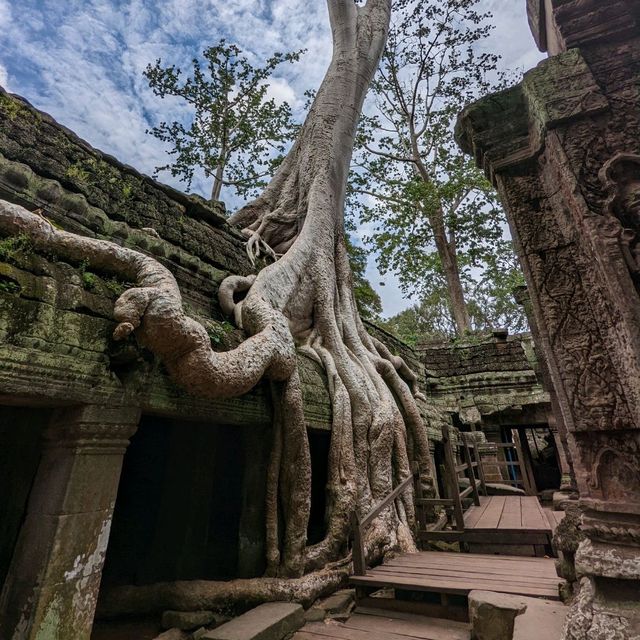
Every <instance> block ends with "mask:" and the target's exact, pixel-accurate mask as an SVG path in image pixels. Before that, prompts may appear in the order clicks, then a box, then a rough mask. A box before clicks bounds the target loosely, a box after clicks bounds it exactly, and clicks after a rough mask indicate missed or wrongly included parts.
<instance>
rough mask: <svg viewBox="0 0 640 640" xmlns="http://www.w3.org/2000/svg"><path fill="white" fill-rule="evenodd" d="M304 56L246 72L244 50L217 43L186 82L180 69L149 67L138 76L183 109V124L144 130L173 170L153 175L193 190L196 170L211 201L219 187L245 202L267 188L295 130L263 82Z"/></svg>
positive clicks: (278, 57)
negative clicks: (163, 148)
mask: <svg viewBox="0 0 640 640" xmlns="http://www.w3.org/2000/svg"><path fill="white" fill-rule="evenodd" d="M301 55H302V52H301V51H300V52H296V53H285V54H282V53H275V54H273V56H271V57H270V58H269V59H268V60H267V61H266V63H265V64H264V66H261V67H254V66H252V65H251V64H250V63H249V61H248V60H247V58H246V57H244V56H243V55H242V51H241V50H240V49H239V48H238V47H237V46H236V45H234V44H227V42H226V41H225V40H224V39H223V40H221V41H220V42H219V43H218V44H217V45H215V46H212V47H209V48H207V49H205V50H204V52H203V61H200V60H198V59H194V60H193V73H192V75H190V76H188V77H186V78H184V79H183V78H182V70H181V69H179V68H177V67H175V66H173V65H172V66H168V67H164V66H162V61H161V60H157V61H156V62H155V64H153V65H151V64H150V65H148V66H147V68H146V70H145V72H144V75H145V77H146V78H147V80H148V82H149V86H150V87H151V89H152V90H153V92H154V93H155V95H157V96H159V97H160V98H164V97H166V96H176V97H179V98H182V99H183V100H184V101H185V102H186V103H187V104H188V106H189V110H190V116H189V118H188V121H187V122H178V121H174V122H170V123H169V122H161V123H160V124H158V125H157V126H155V127H153V128H152V129H150V130H149V131H148V133H150V134H151V135H153V136H155V137H156V138H158V139H159V140H162V141H163V142H165V143H167V144H169V145H170V146H171V149H170V151H169V153H170V155H172V156H173V157H174V160H173V162H172V163H169V164H166V165H163V166H160V167H157V168H156V174H157V173H158V172H160V171H170V172H171V175H173V176H175V177H178V178H179V179H180V180H182V181H184V182H186V184H187V189H189V188H190V187H191V183H192V181H193V178H194V174H195V170H196V168H201V169H203V170H204V174H205V176H207V177H208V178H213V180H214V186H213V192H212V199H218V198H219V197H220V190H221V189H222V187H233V188H234V189H235V191H236V193H237V194H239V195H240V196H242V197H246V196H247V195H249V194H255V193H256V192H257V191H258V190H259V189H261V188H262V187H263V186H265V184H266V183H265V179H266V178H268V177H269V176H271V175H272V174H273V172H274V171H275V169H276V167H277V166H278V164H279V163H280V162H281V160H282V158H283V154H284V151H285V148H286V145H287V143H288V142H289V141H290V140H291V139H292V138H293V137H294V135H295V133H296V131H297V127H296V126H295V125H294V123H293V120H292V116H291V107H290V106H289V105H288V104H287V103H286V102H285V103H282V104H278V103H276V101H275V100H274V99H273V98H271V99H267V91H268V88H269V85H268V80H269V78H270V77H271V75H272V74H273V72H274V71H275V70H276V69H277V68H278V67H279V66H280V65H281V64H283V63H285V62H289V63H293V62H296V61H297V60H299V58H300V56H301Z"/></svg>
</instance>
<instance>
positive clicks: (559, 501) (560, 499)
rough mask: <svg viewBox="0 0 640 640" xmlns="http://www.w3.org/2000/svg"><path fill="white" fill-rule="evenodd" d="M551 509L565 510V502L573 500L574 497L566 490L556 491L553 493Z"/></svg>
mask: <svg viewBox="0 0 640 640" xmlns="http://www.w3.org/2000/svg"><path fill="white" fill-rule="evenodd" d="M552 501H553V510H554V511H566V510H567V502H574V504H575V498H574V497H573V495H572V494H571V493H569V492H568V491H556V492H554V494H553V498H552Z"/></svg>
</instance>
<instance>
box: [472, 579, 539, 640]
mask: <svg viewBox="0 0 640 640" xmlns="http://www.w3.org/2000/svg"><path fill="white" fill-rule="evenodd" d="M526 609H527V605H526V603H525V602H524V601H523V599H522V598H520V597H518V596H511V595H506V594H504V593H494V592H493V591H471V593H469V622H470V624H471V638H472V640H512V638H513V625H514V621H515V619H516V616H519V615H520V614H522V613H524V612H525V611H526Z"/></svg>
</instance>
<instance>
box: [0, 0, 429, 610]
mask: <svg viewBox="0 0 640 640" xmlns="http://www.w3.org/2000/svg"><path fill="white" fill-rule="evenodd" d="M328 5H329V14H330V19H331V27H332V32H333V39H334V50H333V58H332V61H331V65H330V67H329V70H328V72H327V75H326V77H325V79H324V81H323V83H322V86H321V87H320V90H319V91H318V94H317V97H316V99H315V101H314V104H313V105H312V108H311V110H310V112H309V116H308V118H307V120H306V122H305V124H304V125H303V127H302V129H301V132H300V136H299V138H298V140H297V141H296V143H295V144H294V145H293V147H292V149H291V151H290V153H289V155H288V156H287V158H286V159H285V160H284V162H283V163H282V165H281V166H280V168H279V169H278V171H277V173H276V175H275V176H274V178H273V180H272V181H271V183H270V184H269V186H268V187H267V188H266V189H265V191H264V192H263V194H262V195H261V196H260V197H259V198H258V199H257V200H255V201H254V202H252V203H251V204H249V205H248V206H246V207H245V208H244V209H242V210H241V211H239V212H237V213H236V214H235V215H234V216H232V217H231V219H230V221H231V222H232V223H236V224H240V225H241V226H242V228H243V232H244V233H245V235H246V236H247V238H248V242H247V251H248V253H249V255H250V256H251V257H252V258H255V257H256V256H257V255H259V254H260V253H266V254H268V255H271V256H272V257H277V258H279V259H277V260H276V261H274V262H273V263H272V264H270V265H269V266H267V267H265V268H264V269H262V271H260V273H258V275H257V276H255V277H250V278H243V277H238V276H232V277H230V278H228V279H227V280H225V281H224V282H223V283H222V285H221V287H220V292H219V297H220V302H221V306H222V308H223V309H224V310H225V311H226V312H227V313H229V314H230V315H233V317H234V318H235V319H236V322H237V324H238V325H239V326H241V327H243V328H244V329H245V331H246V332H247V333H248V334H249V337H248V338H247V339H246V340H245V341H244V342H243V343H242V344H241V345H240V346H239V347H238V348H236V349H234V350H233V351H230V352H225V353H216V352H213V351H212V349H211V344H210V339H209V337H208V335H207V333H206V331H205V329H204V328H203V327H202V326H201V325H199V324H198V323H196V322H195V321H193V320H192V319H191V318H188V317H187V316H185V315H184V312H183V310H182V300H181V296H180V292H179V290H178V287H177V285H176V283H175V280H174V279H173V277H172V276H171V274H170V273H169V272H168V271H167V270H166V269H164V267H162V265H160V264H159V263H157V262H156V261H155V260H153V259H151V258H148V257H147V256H143V255H141V254H137V253H136V252H133V251H130V250H128V249H125V248H122V247H118V246H117V245H113V244H111V243H108V242H101V241H96V240H92V239H88V238H81V237H78V236H74V235H72V234H69V233H66V232H63V231H58V230H56V229H54V228H52V227H49V226H47V225H46V223H44V221H43V220H42V219H41V218H39V217H37V216H34V215H33V214H28V212H24V210H22V211H18V209H20V208H16V207H9V208H8V209H7V210H6V213H7V215H4V213H3V210H2V209H0V231H4V232H5V233H24V232H28V233H29V235H30V236H31V237H32V239H33V241H34V244H35V245H36V246H40V247H47V250H49V251H54V252H55V251H58V252H59V253H60V254H61V257H63V258H66V259H71V260H76V261H78V262H79V261H81V260H83V259H84V258H85V257H86V256H90V259H91V264H92V267H95V268H104V269H107V270H111V271H115V272H117V273H123V274H125V275H126V279H127V280H133V281H135V282H137V283H138V286H137V287H136V288H135V289H130V290H128V291H126V292H125V293H124V294H123V295H122V296H121V297H120V299H119V300H118V301H117V303H116V306H115V311H114V315H115V317H116V319H117V320H118V321H119V325H118V327H117V328H116V331H115V337H116V338H117V339H120V338H122V337H124V336H126V335H128V334H129V333H131V332H132V331H135V335H136V338H137V339H138V341H139V342H141V343H142V344H143V345H144V346H146V347H147V348H149V349H150V350H151V351H152V352H153V353H155V354H156V355H157V356H158V357H159V358H160V359H161V360H163V361H164V363H165V366H166V368H167V370H168V372H169V373H170V375H171V376H172V377H173V378H174V379H175V380H176V382H177V383H178V384H180V385H181V386H182V387H183V388H185V389H186V390H188V391H189V392H191V393H195V394H197V395H201V396H237V395H241V394H242V393H245V392H246V391H248V390H249V389H251V388H252V387H253V386H254V385H255V384H257V383H258V382H259V381H260V380H261V379H262V378H263V377H266V378H268V379H269V380H270V381H271V386H272V389H273V394H274V406H275V412H274V441H273V446H272V452H271V461H270V465H269V470H268V475H267V479H266V482H267V517H266V534H267V564H268V568H267V575H268V576H271V577H273V578H275V577H278V578H280V577H285V578H292V577H295V578H298V577H299V576H302V575H303V574H304V573H307V572H313V571H316V570H318V569H322V568H323V567H326V566H327V565H328V564H329V563H331V562H334V561H338V560H339V559H340V558H345V557H348V547H347V539H348V534H349V527H350V524H349V521H350V515H351V514H352V513H353V511H354V510H357V511H358V512H359V513H360V515H364V514H365V513H366V512H367V511H368V510H369V509H370V508H371V507H372V506H373V505H374V504H376V503H377V502H378V501H380V500H381V499H382V498H383V497H385V496H386V495H387V494H388V493H390V492H391V491H392V489H393V487H394V486H397V484H398V483H399V482H402V481H403V480H404V479H405V478H406V477H407V476H408V475H409V474H410V473H411V471H410V462H411V461H412V460H415V461H417V462H418V464H419V468H420V472H421V477H422V480H423V483H424V485H425V488H426V489H427V491H429V490H430V489H431V487H432V485H433V480H432V477H431V468H430V453H429V442H428V438H427V430H426V428H425V424H424V422H423V418H422V416H421V414H420V411H419V409H418V406H417V404H416V400H415V398H418V397H420V394H419V392H418V386H417V376H416V375H415V374H414V373H413V372H411V371H410V369H409V368H408V367H407V366H406V364H405V363H404V362H403V360H402V359H401V358H399V357H397V356H394V355H392V354H391V353H390V352H389V351H388V349H387V348H386V347H385V346H384V345H382V344H381V343H380V342H378V341H377V340H375V339H374V338H372V337H371V336H370V335H369V334H368V333H367V332H366V331H365V329H364V326H363V324H362V322H361V320H360V317H359V315H358V312H357V307H356V303H355V299H354V296H353V285H352V275H351V270H350V267H349V260H348V256H347V251H346V247H345V239H344V219H343V216H344V196H345V189H346V182H347V174H348V170H349V164H350V160H351V152H352V148H353V142H354V137H355V132H356V126H357V123H358V119H359V116H360V111H361V109H362V104H363V101H364V98H365V94H366V91H367V88H368V86H369V83H370V82H371V79H372V78H373V74H374V72H375V70H376V67H377V64H378V61H379V58H380V55H381V53H382V50H383V47H384V43H385V39H386V34H387V29H388V25H389V18H390V12H391V0H368V2H367V4H366V5H365V6H364V7H359V6H358V5H356V4H355V3H354V2H353V1H352V0H328ZM237 292H246V296H245V297H244V299H243V300H242V301H238V302H236V300H235V298H234V294H235V293H237ZM298 350H299V351H301V352H304V353H306V354H307V355H308V356H309V357H311V358H313V359H314V360H316V361H317V362H318V363H319V364H320V365H321V366H322V367H323V368H324V370H325V371H326V373H327V378H328V386H329V392H330V397H331V403H332V432H331V445H330V452H329V459H328V461H327V464H328V478H329V480H328V485H327V513H326V522H327V528H326V529H327V530H326V537H325V538H324V540H322V541H321V542H320V543H318V544H316V545H313V546H307V545H306V530H307V524H308V519H309V513H310V493H311V464H310V455H309V443H308V439H307V431H306V424H305V416H304V411H303V403H302V391H301V382H300V376H299V374H298V370H297V351H298ZM411 493H412V492H411V489H408V490H407V491H406V492H405V494H404V495H402V496H401V497H400V498H399V499H398V500H397V501H396V503H395V504H393V505H391V506H390V507H389V508H387V509H386V510H384V511H383V512H382V513H381V514H380V515H379V516H378V517H377V518H376V519H375V520H374V522H373V523H372V525H371V527H370V528H369V530H368V531H367V534H366V538H365V544H366V548H367V552H368V555H369V557H370V558H376V557H381V556H382V555H384V554H385V553H387V552H388V551H391V550H415V545H414V542H413V539H412V534H411V527H412V525H413V524H414V505H413V499H412V495H411ZM314 575H316V576H317V575H318V574H314ZM309 579H311V578H309ZM331 579H334V578H333V577H332V578H331ZM318 580H319V578H317V577H316V578H314V579H313V580H312V581H316V582H317V581H318ZM256 581H257V582H256V584H258V583H259V579H256ZM285 583H286V581H284V582H277V581H276V582H272V583H270V584H273V585H280V586H279V587H278V589H280V591H278V593H279V595H280V597H281V598H282V597H287V592H286V590H284V587H283V586H282V585H283V584H285ZM304 584H306V583H304ZM314 584H315V582H314ZM185 588H187V589H188V587H185ZM247 589H249V590H250V589H251V586H250V585H248V584H247V583H243V593H244V594H245V595H244V596H243V597H246V590H247ZM263 591H264V589H262V587H258V586H256V593H262V592H263ZM276 591H277V589H276V587H274V591H273V592H271V591H270V592H269V593H275V592H276ZM216 593H217V594H219V593H220V590H219V589H216ZM234 593H235V592H233V591H232V590H231V589H229V591H228V594H229V597H230V598H233V597H234ZM183 595H184V594H183ZM274 598H275V599H277V594H276V595H274Z"/></svg>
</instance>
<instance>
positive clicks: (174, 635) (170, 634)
mask: <svg viewBox="0 0 640 640" xmlns="http://www.w3.org/2000/svg"><path fill="white" fill-rule="evenodd" d="M188 638H190V635H189V634H188V633H187V632H186V631H182V630H181V629H169V630H167V631H165V632H163V633H161V634H160V635H159V636H156V637H155V638H154V639H153V640H188Z"/></svg>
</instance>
